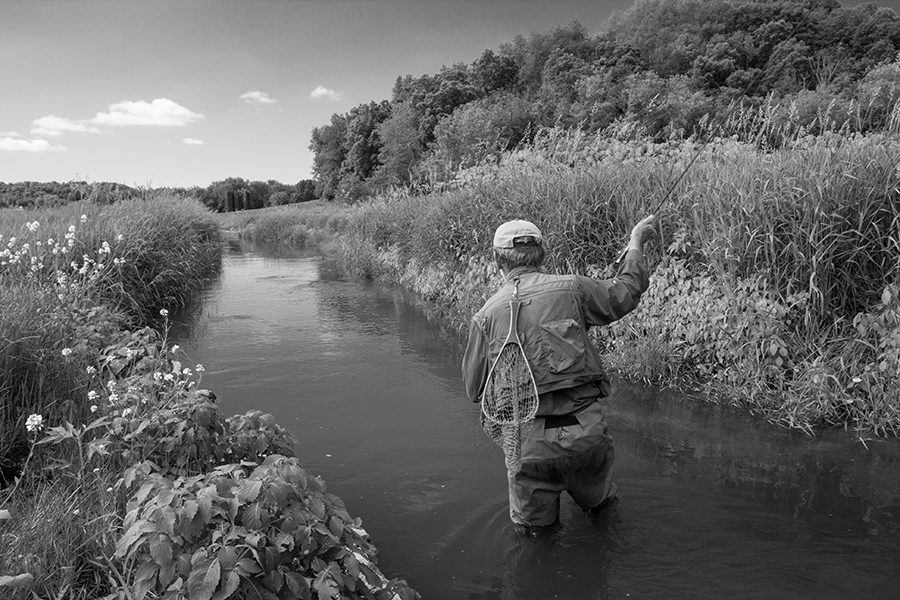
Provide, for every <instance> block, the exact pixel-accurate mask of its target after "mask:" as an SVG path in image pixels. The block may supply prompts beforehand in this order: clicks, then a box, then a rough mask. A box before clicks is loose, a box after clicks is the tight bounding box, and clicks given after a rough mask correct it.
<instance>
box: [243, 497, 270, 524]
mask: <svg viewBox="0 0 900 600" xmlns="http://www.w3.org/2000/svg"><path fill="white" fill-rule="evenodd" d="M268 521H269V518H268V514H266V511H264V510H263V509H262V508H261V507H260V506H259V504H257V503H255V502H254V503H253V504H251V505H249V506H247V507H246V508H244V512H243V513H242V514H241V524H242V525H243V526H244V527H246V528H247V529H257V530H260V529H262V528H263V527H264V526H265V525H268Z"/></svg>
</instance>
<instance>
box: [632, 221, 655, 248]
mask: <svg viewBox="0 0 900 600" xmlns="http://www.w3.org/2000/svg"><path fill="white" fill-rule="evenodd" d="M654 233H656V215H648V216H646V217H644V218H643V219H641V220H640V221H639V222H638V224H637V225H635V226H634V227H633V228H632V230H631V239H630V240H629V241H628V249H629V250H631V249H635V250H643V249H644V241H645V240H646V239H647V238H649V237H650V236H652V235H653V234H654Z"/></svg>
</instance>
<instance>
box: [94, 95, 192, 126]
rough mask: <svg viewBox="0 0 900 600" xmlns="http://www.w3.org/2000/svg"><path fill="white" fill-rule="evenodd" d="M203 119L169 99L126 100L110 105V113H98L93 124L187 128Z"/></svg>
mask: <svg viewBox="0 0 900 600" xmlns="http://www.w3.org/2000/svg"><path fill="white" fill-rule="evenodd" d="M202 118H203V115H201V114H200V113H195V112H194V111H192V110H190V109H188V108H185V107H184V106H181V105H180V104H178V103H177V102H173V101H172V100H169V99H168V98H156V99H154V100H152V101H151V102H147V101H145V100H138V101H136V102H132V101H130V100H125V101H122V102H116V103H115V104H110V105H109V109H108V112H100V113H97V116H96V117H94V118H93V119H92V122H93V123H96V124H97V125H109V126H111V127H124V126H128V125H141V126H150V127H185V126H186V125H190V124H191V123H193V122H194V121H197V120H199V119H202Z"/></svg>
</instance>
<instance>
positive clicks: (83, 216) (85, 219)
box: [81, 215, 87, 225]
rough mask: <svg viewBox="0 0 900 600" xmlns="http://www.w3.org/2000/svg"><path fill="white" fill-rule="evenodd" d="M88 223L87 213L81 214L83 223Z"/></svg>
mask: <svg viewBox="0 0 900 600" xmlns="http://www.w3.org/2000/svg"><path fill="white" fill-rule="evenodd" d="M85 223H87V215H81V224H82V225H83V224H85Z"/></svg>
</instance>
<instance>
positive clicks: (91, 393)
mask: <svg viewBox="0 0 900 600" xmlns="http://www.w3.org/2000/svg"><path fill="white" fill-rule="evenodd" d="M99 395H100V394H98V393H97V392H95V391H94V390H91V391H89V392H88V400H96V399H97V396H99Z"/></svg>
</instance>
